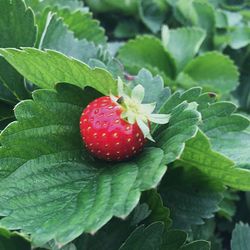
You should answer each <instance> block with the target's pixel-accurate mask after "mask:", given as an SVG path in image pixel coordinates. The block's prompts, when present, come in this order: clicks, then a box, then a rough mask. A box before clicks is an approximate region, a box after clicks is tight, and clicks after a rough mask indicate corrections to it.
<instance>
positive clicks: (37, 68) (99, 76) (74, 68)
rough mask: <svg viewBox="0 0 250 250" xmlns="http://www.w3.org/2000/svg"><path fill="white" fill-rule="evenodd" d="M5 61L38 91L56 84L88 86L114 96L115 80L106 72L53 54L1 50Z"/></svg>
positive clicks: (53, 52)
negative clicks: (33, 84) (37, 88)
mask: <svg viewBox="0 0 250 250" xmlns="http://www.w3.org/2000/svg"><path fill="white" fill-rule="evenodd" d="M0 54H2V55H3V56H4V57H5V59H6V60H7V61H8V62H9V63H10V64H11V65H12V66H13V67H15V68H16V69H17V70H18V71H19V72H20V73H21V74H22V75H23V76H24V77H25V78H27V79H28V80H29V81H31V82H33V83H35V84H36V85H37V86H39V87H41V88H54V86H55V84H56V83H58V82H67V83H72V84H74V85H76V86H79V87H81V88H84V87H85V86H91V87H93V88H95V89H96V90H98V91H100V92H101V93H103V94H106V95H109V94H110V91H111V92H112V93H113V94H115V93H116V81H115V80H114V79H113V78H112V76H111V74H110V73H108V72H107V71H106V70H103V69H99V68H95V69H91V68H89V67H88V66H87V65H86V64H84V63H81V62H80V61H77V60H75V59H73V58H69V57H66V56H65V55H63V54H61V53H59V52H56V51H53V50H48V51H45V52H43V51H41V50H37V49H34V48H25V49H23V50H16V49H0Z"/></svg>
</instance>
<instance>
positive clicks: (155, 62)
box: [118, 35, 175, 78]
mask: <svg viewBox="0 0 250 250" xmlns="http://www.w3.org/2000/svg"><path fill="white" fill-rule="evenodd" d="M118 58H119V59H120V60H121V61H122V63H124V65H125V67H126V69H127V70H128V71H129V72H130V73H132V74H137V72H138V71H139V70H140V69H141V68H146V69H148V70H150V71H151V72H152V73H153V74H158V73H161V74H162V73H163V74H165V75H166V76H167V77H169V78H172V77H174V76H175V65H174V61H173V59H172V58H171V56H170V54H169V53H168V52H167V51H166V50H165V49H164V47H163V45H162V44H161V41H160V40H159V39H158V38H155V37H153V36H149V35H144V36H138V37H137V38H136V39H134V40H130V41H129V42H128V43H126V44H125V45H124V46H122V47H121V48H120V49H119V52H118Z"/></svg>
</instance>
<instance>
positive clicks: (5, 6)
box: [0, 0, 36, 48]
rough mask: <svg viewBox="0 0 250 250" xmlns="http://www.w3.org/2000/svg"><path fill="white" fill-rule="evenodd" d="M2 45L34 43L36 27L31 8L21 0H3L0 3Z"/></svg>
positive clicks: (19, 45)
mask: <svg viewBox="0 0 250 250" xmlns="http://www.w3.org/2000/svg"><path fill="white" fill-rule="evenodd" d="M0 16H1V20H0V33H1V38H0V47H1V48H10V47H13V48H19V47H22V46H32V45H34V42H35V39H36V27H35V24H34V15H33V13H32V11H31V9H27V8H26V6H25V4H24V2H23V1H20V0H12V1H10V0H2V1H1V3H0Z"/></svg>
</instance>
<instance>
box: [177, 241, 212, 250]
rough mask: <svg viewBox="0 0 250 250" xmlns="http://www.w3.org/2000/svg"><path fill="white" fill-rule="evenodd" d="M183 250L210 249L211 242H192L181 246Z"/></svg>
mask: <svg viewBox="0 0 250 250" xmlns="http://www.w3.org/2000/svg"><path fill="white" fill-rule="evenodd" d="M181 249H182V250H210V249H211V248H210V243H209V242H207V241H205V240H199V241H198V240H197V241H195V242H191V243H189V244H187V245H185V246H183V247H182V248H181Z"/></svg>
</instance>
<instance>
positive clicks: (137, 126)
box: [80, 82, 169, 161]
mask: <svg viewBox="0 0 250 250" xmlns="http://www.w3.org/2000/svg"><path fill="white" fill-rule="evenodd" d="M118 84H120V85H119V94H118V96H119V98H118V97H114V96H112V95H111V96H104V97H100V98H98V99H96V100H94V101H93V102H91V103H90V104H89V105H88V106H87V107H86V108H85V109H84V110H83V113H82V115H81V118H80V130H81V135H82V139H83V141H84V143H85V146H86V148H87V149H88V151H89V152H90V153H91V154H92V155H93V156H95V157H97V158H99V159H102V160H106V161H122V160H126V159H129V158H131V157H132V156H134V155H136V154H137V153H139V152H140V151H142V149H143V147H144V145H145V143H146V138H148V139H150V140H153V139H152V137H151V135H150V129H149V121H152V122H157V123H161V124H163V123H166V122H168V120H169V115H160V114H151V113H152V111H153V110H154V109H155V104H141V102H142V100H143V98H144V89H143V87H142V86H141V85H137V86H136V87H135V88H134V89H133V90H132V92H131V97H130V96H129V95H127V94H126V93H124V92H123V86H122V87H121V82H118Z"/></svg>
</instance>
